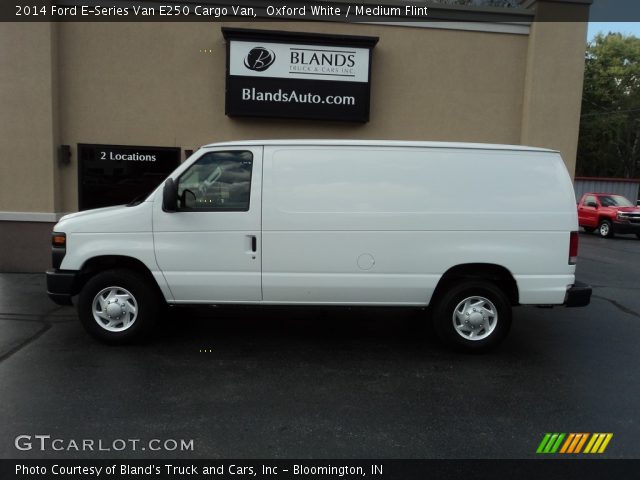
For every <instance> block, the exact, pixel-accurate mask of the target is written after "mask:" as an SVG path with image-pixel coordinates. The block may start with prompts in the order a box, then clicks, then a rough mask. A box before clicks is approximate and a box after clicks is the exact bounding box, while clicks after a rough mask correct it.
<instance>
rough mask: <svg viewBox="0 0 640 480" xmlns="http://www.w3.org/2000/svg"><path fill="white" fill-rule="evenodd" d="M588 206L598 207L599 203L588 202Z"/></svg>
mask: <svg viewBox="0 0 640 480" xmlns="http://www.w3.org/2000/svg"><path fill="white" fill-rule="evenodd" d="M587 207H593V208H598V204H597V203H596V202H587Z"/></svg>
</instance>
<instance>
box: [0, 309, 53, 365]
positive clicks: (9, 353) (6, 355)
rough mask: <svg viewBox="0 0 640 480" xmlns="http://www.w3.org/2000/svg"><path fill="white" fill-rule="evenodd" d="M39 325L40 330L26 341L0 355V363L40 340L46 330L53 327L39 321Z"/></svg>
mask: <svg viewBox="0 0 640 480" xmlns="http://www.w3.org/2000/svg"><path fill="white" fill-rule="evenodd" d="M40 323H41V324H42V328H41V329H40V330H38V331H37V332H36V333H34V334H33V335H31V336H30V337H29V338H27V339H26V340H24V341H22V342H20V343H18V344H17V345H16V346H15V347H13V348H12V349H10V350H9V351H7V352H5V353H3V354H2V355H0V363H2V362H4V361H5V360H6V359H7V358H9V357H10V356H12V355H13V354H14V353H18V352H19V351H20V350H22V349H23V348H24V347H26V346H27V345H29V344H31V343H33V342H35V341H36V340H37V339H38V338H40V337H41V336H42V335H43V334H44V333H45V332H46V331H47V330H49V329H50V328H51V327H52V326H53V325H52V324H51V323H49V322H47V321H46V320H40Z"/></svg>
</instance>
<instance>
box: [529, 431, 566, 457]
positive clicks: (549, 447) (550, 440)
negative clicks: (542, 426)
mask: <svg viewBox="0 0 640 480" xmlns="http://www.w3.org/2000/svg"><path fill="white" fill-rule="evenodd" d="M564 437H565V434H564V433H547V434H545V436H544V437H543V438H542V441H541V442H540V445H538V449H537V450H536V453H556V452H557V451H558V448H560V444H561V443H562V440H564Z"/></svg>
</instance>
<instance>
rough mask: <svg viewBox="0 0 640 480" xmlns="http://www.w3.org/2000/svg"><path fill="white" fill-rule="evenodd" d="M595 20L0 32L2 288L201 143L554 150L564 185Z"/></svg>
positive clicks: (580, 6) (544, 13) (485, 17)
mask: <svg viewBox="0 0 640 480" xmlns="http://www.w3.org/2000/svg"><path fill="white" fill-rule="evenodd" d="M184 3H189V2H184ZM199 3H200V4H208V3H209V4H214V3H216V4H219V3H220V2H199ZM358 3H365V4H366V3H367V2H358ZM400 3H406V2H395V1H388V2H385V1H382V2H377V3H376V5H378V4H385V5H386V4H388V5H391V6H392V5H394V4H400ZM590 3H591V1H590V0H537V1H536V0H533V1H528V2H523V3H522V8H517V9H516V8H484V9H483V8H472V7H454V6H450V7H444V6H440V7H435V6H434V7H432V8H430V10H429V12H430V13H429V15H430V16H429V17H427V20H425V18H424V17H422V18H418V17H416V18H414V19H412V18H405V19H404V22H394V21H390V20H389V19H383V20H384V21H375V20H376V19H375V18H374V17H372V21H370V22H362V23H356V24H354V23H346V22H341V21H302V20H290V21H279V22H276V21H269V19H268V18H261V19H260V20H261V21H249V20H247V21H234V22H212V21H209V22H199V21H187V22H180V23H178V22H141V21H137V22H136V21H134V22H131V21H122V22H33V23H20V22H14V23H3V24H2V26H1V27H0V99H1V101H0V105H2V108H1V109H0V124H1V125H2V136H0V240H1V241H2V245H3V248H2V250H1V251H0V271H4V272H20V271H22V272H25V271H26V272H29V271H42V270H44V269H46V268H47V267H48V266H49V263H50V248H49V245H50V233H51V229H52V227H53V225H54V224H55V222H56V221H57V220H58V219H59V218H60V217H61V216H62V215H64V214H65V213H68V212H75V211H78V210H84V209H88V208H95V207H100V206H104V205H114V204H121V203H126V202H128V201H129V200H131V199H133V197H135V196H137V195H141V194H144V193H145V192H146V191H148V190H149V189H150V188H153V187H154V186H156V185H158V184H159V183H160V182H161V181H162V179H163V178H164V177H165V176H166V174H167V173H168V172H170V171H171V170H173V168H175V166H177V165H178V164H179V163H180V162H181V161H184V159H185V158H187V157H188V156H189V155H190V154H191V153H192V152H194V151H195V150H197V149H198V148H199V147H200V146H201V145H204V144H208V143H212V142H218V141H226V140H242V139H272V138H336V139H392V140H433V141H456V142H457V141H460V142H481V143H500V144H522V145H531V146H537V147H546V148H552V149H557V150H559V151H560V152H561V153H562V156H563V158H564V161H565V162H566V164H567V168H568V170H569V172H570V173H571V174H572V175H573V172H574V170H575V161H576V150H577V142H578V127H579V119H580V105H581V96H582V82H583V72H584V52H585V44H586V31H587V23H586V22H587V18H588V12H589V6H590ZM563 18H564V19H571V20H572V21H548V20H558V19H563ZM460 175H461V182H463V183H464V181H467V180H468V181H472V179H465V177H464V172H460ZM522 181H523V182H526V178H523V179H522Z"/></svg>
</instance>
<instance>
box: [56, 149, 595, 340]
mask: <svg viewBox="0 0 640 480" xmlns="http://www.w3.org/2000/svg"><path fill="white" fill-rule="evenodd" d="M577 230H578V219H577V215H576V207H575V197H574V191H573V186H572V183H571V178H570V177H569V174H568V172H567V170H566V168H565V165H564V163H563V161H562V158H561V157H560V154H559V153H558V152H556V151H551V150H544V149H539V148H529V147H519V146H507V145H482V144H463V143H432V142H394V141H342V140H335V141H334V140H307V141H304V140H282V141H276V140H269V141H239V142H228V143H217V144H212V145H207V146H205V147H202V148H201V149H200V150H198V151H197V152H196V153H195V154H194V155H193V156H191V158H189V159H188V160H187V161H185V162H184V163H183V164H182V165H181V166H180V167H178V168H177V169H176V170H175V171H174V172H173V173H172V174H171V175H170V176H169V178H168V179H167V180H166V182H165V183H164V184H163V185H162V186H160V187H158V188H157V189H156V191H155V192H153V193H151V194H150V195H149V196H148V197H147V198H146V199H145V200H143V201H141V202H138V203H136V204H130V205H128V206H117V207H109V208H101V209H97V210H90V211H84V212H79V213H74V214H71V215H66V216H64V217H63V218H62V219H61V220H60V222H59V223H58V224H57V225H56V226H55V227H54V232H53V269H52V270H49V271H48V272H47V288H48V293H49V296H50V297H51V298H52V299H53V300H54V301H55V302H57V303H61V304H70V303H71V298H72V297H73V296H75V295H78V297H77V301H76V303H77V307H78V313H79V317H80V320H81V321H82V324H83V325H84V327H85V328H86V329H87V330H88V331H89V333H91V334H92V335H93V336H95V337H97V338H98V339H100V340H103V341H107V342H115V343H118V342H127V341H131V340H134V339H138V338H140V337H142V336H143V335H145V334H146V333H148V332H149V330H150V329H151V328H152V327H153V324H154V322H155V320H156V319H157V317H158V316H159V315H160V312H161V310H162V309H163V308H164V307H166V305H167V304H170V305H171V304H222V303H237V304H264V305H267V304H296V305H345V306H351V305H368V306H375V305H380V306H382V305H384V306H405V307H406V306H415V307H425V306H431V307H432V308H430V309H428V311H430V313H431V318H432V320H433V322H434V325H435V329H436V332H437V333H438V335H439V336H440V337H441V338H442V339H443V340H444V341H446V342H447V343H449V344H452V345H454V346H459V347H462V348H466V349H469V350H486V349H488V348H490V347H493V346H495V345H497V344H498V343H499V342H500V341H501V340H502V339H503V338H504V337H505V335H506V334H507V332H508V330H509V327H510V324H511V307H512V306H515V305H538V306H542V305H544V306H550V305H565V306H584V305H587V304H588V303H589V300H590V296H591V288H590V287H588V286H586V285H582V284H576V282H575V278H574V272H575V263H576V257H577V251H578V236H577Z"/></svg>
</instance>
